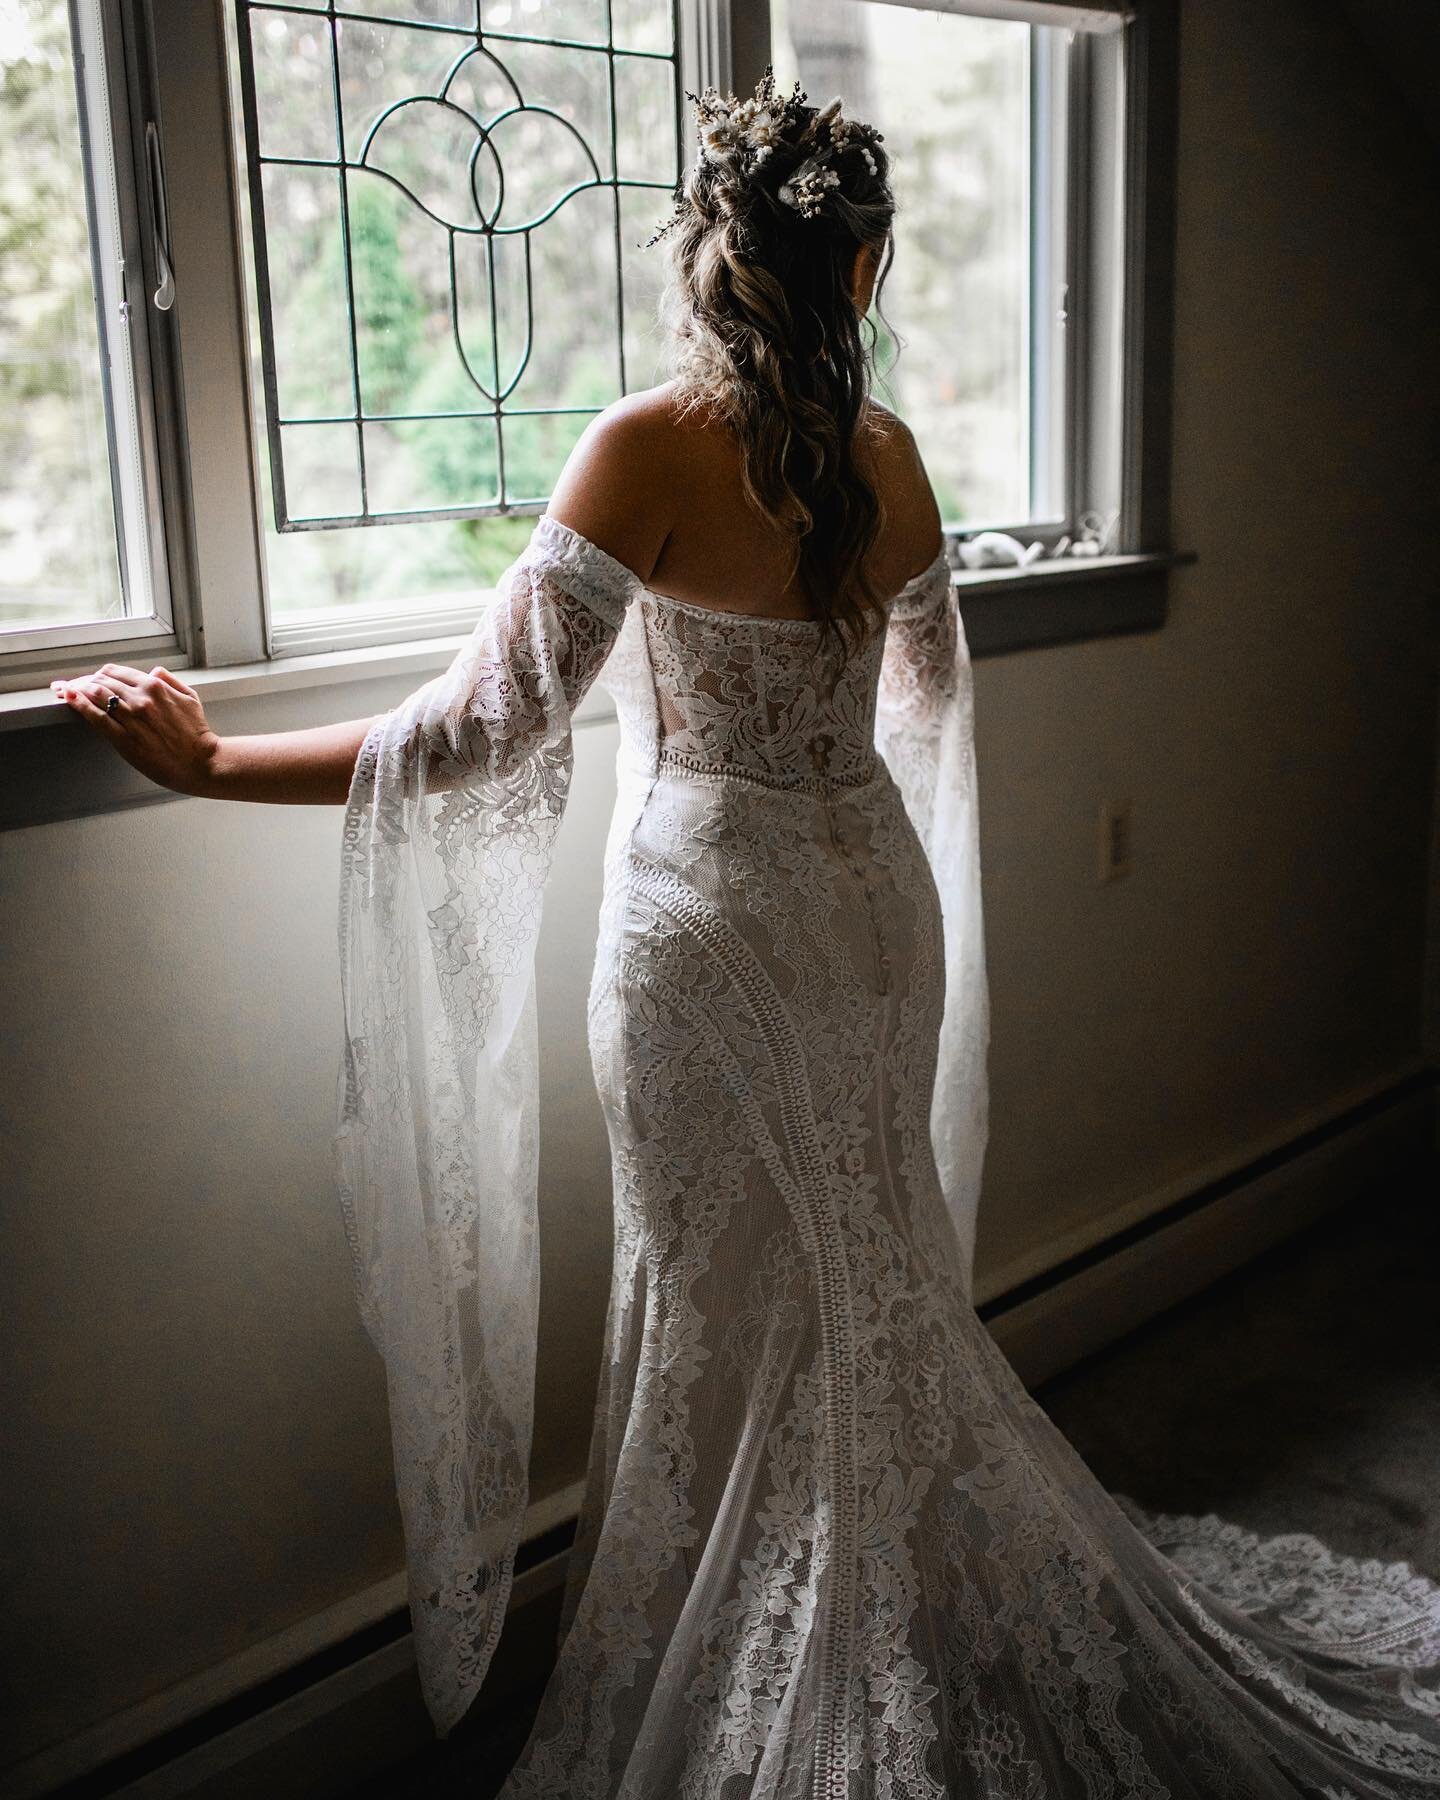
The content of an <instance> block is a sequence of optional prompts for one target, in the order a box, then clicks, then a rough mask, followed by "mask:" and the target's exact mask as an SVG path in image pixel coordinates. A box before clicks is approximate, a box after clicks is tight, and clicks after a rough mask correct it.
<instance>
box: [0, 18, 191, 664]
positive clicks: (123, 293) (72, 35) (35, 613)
mask: <svg viewBox="0 0 1440 1800" xmlns="http://www.w3.org/2000/svg"><path fill="white" fill-rule="evenodd" d="M143 141H144V140H143V139H142V143H143ZM0 151H3V156H4V164H5V177H4V180H3V181H0V233H3V242H4V257H3V259H0V381H3V383H4V394H3V397H0V420H3V423H0V434H3V436H0V443H3V449H0V648H3V649H4V650H6V651H11V652H27V651H28V652H35V653H45V652H47V651H49V652H52V653H53V651H54V650H56V649H58V648H63V647H64V646H71V645H88V644H104V645H107V646H108V645H114V644H125V643H127V642H128V643H131V644H133V643H135V642H136V641H137V640H144V639H147V638H149V639H158V640H161V641H163V642H168V641H170V635H169V634H170V627H171V615H170V600H169V585H168V579H167V567H166V556H165V545H164V537H163V529H162V524H161V518H162V513H161V506H160V496H159V480H158V460H157V452H156V441H155V418H154V406H153V401H152V386H151V354H150V345H149V342H148V321H149V313H150V310H151V307H152V304H153V302H152V297H151V294H150V293H149V291H148V289H147V283H146V277H145V274H144V271H143V268H142V257H141V254H140V232H141V215H140V206H139V200H138V196H137V193H136V181H135V165H136V160H137V158H136V155H135V153H134V145H133V142H132V135H131V118H130V112H129V106H128V101H127V74H126V65H125V47H124V43H123V39H122V34H121V20H120V17H119V14H118V11H117V10H116V8H115V7H114V6H112V5H110V4H106V3H102V0H72V3H71V4H67V3H66V0H0ZM155 152H156V158H157V160H156V173H157V176H158V171H159V165H158V142H157V143H156V145H155ZM170 298H171V295H170V292H168V291H167V292H162V293H161V294H160V296H159V303H160V305H161V306H162V307H163V306H167V305H168V304H169V301H170Z"/></svg>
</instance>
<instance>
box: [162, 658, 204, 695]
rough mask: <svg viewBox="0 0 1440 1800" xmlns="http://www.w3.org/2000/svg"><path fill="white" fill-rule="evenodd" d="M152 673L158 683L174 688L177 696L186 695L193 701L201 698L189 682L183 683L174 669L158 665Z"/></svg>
mask: <svg viewBox="0 0 1440 1800" xmlns="http://www.w3.org/2000/svg"><path fill="white" fill-rule="evenodd" d="M150 673H151V674H152V675H153V676H154V677H155V679H156V680H157V681H163V682H164V683H165V684H166V686H167V687H172V688H174V689H175V691H176V693H177V694H184V695H186V697H187V698H189V699H191V700H198V699H199V698H200V696H199V695H198V694H197V693H196V692H195V690H194V688H193V687H191V685H190V683H189V682H188V681H182V680H181V679H180V677H179V676H178V675H177V674H176V673H175V671H174V670H173V669H167V668H166V667H165V666H164V664H163V663H156V665H155V667H154V668H153V669H152V670H151V671H150Z"/></svg>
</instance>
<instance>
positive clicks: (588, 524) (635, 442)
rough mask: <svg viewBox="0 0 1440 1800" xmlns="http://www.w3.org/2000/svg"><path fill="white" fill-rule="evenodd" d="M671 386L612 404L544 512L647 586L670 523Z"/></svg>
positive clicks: (673, 467)
mask: <svg viewBox="0 0 1440 1800" xmlns="http://www.w3.org/2000/svg"><path fill="white" fill-rule="evenodd" d="M673 385H674V384H673V383H666V384H665V385H664V386H663V387H655V388H644V389H641V390H639V391H638V392H636V393H633V394H626V395H625V396H624V398H623V399H620V400H615V401H612V402H611V404H610V405H609V406H607V407H606V408H605V409H604V410H603V411H602V412H600V413H598V414H597V415H596V416H595V417H594V418H593V419H592V420H591V421H590V423H589V424H588V425H587V426H586V427H585V430H584V431H583V432H582V433H581V435H580V437H579V439H578V441H577V442H576V445H575V448H574V449H573V450H572V451H571V452H570V455H569V457H568V459H567V460H566V463H565V467H564V469H563V470H562V471H561V474H560V478H559V480H558V481H557V482H556V484H555V490H554V492H553V493H552V494H551V496H550V504H549V506H548V507H547V508H546V510H547V512H548V513H549V515H550V517H551V518H554V519H558V520H559V521H560V523H561V524H562V525H568V526H569V527H570V528H571V530H572V531H578V532H579V533H580V534H581V535H582V536H583V537H587V538H589V540H590V541H591V543H592V544H598V545H599V547H600V548H601V549H602V550H605V551H607V552H608V553H609V554H610V555H611V556H613V557H615V558H616V560H617V561H619V562H622V563H624V564H625V566H626V567H627V568H628V569H632V570H633V571H634V572H635V574H637V575H638V576H639V577H640V579H641V580H642V581H648V580H649V578H650V576H651V574H652V573H653V572H654V569H655V564H656V562H657V561H658V560H659V556H660V551H661V548H662V546H663V545H664V543H665V539H666V538H667V537H668V535H669V533H670V528H671V525H672V524H673V522H674V516H675V511H674V508H675V495H676V476H677V461H678V458H677V456H676V454H675V437H676V432H677V429H678V424H677V421H676V420H675V418H674V416H673V415H674V414H675V411H676V407H675V401H674V397H673V395H672V393H671V389H672V388H673Z"/></svg>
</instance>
